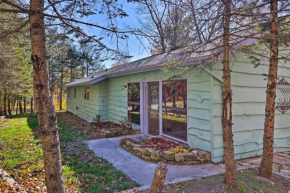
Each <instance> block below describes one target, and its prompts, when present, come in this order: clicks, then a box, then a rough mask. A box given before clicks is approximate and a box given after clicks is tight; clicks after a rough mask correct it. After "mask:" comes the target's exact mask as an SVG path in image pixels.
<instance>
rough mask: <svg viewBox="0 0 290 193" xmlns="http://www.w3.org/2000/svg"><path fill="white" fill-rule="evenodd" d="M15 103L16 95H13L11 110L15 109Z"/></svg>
mask: <svg viewBox="0 0 290 193" xmlns="http://www.w3.org/2000/svg"><path fill="white" fill-rule="evenodd" d="M15 104H16V95H13V103H12V110H14V111H15V110H16V108H15Z"/></svg>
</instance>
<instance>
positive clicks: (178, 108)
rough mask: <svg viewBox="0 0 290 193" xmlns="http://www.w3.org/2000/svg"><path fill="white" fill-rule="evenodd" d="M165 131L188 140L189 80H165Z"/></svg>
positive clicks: (163, 104) (163, 101) (163, 116)
mask: <svg viewBox="0 0 290 193" xmlns="http://www.w3.org/2000/svg"><path fill="white" fill-rule="evenodd" d="M162 119H163V120H162V121H163V133H164V134H166V135H169V136H172V137H175V138H178V139H181V140H184V141H186V140H187V81H186V80H169V81H164V82H163V93H162Z"/></svg>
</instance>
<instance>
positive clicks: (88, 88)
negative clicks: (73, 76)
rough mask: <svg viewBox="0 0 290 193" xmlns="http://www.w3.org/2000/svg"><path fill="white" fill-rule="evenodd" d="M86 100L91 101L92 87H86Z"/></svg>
mask: <svg viewBox="0 0 290 193" xmlns="http://www.w3.org/2000/svg"><path fill="white" fill-rule="evenodd" d="M84 99H85V100H89V99H90V87H85V92H84Z"/></svg>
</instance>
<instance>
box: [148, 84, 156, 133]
mask: <svg viewBox="0 0 290 193" xmlns="http://www.w3.org/2000/svg"><path fill="white" fill-rule="evenodd" d="M147 92H148V133H149V134H150V135H159V82H149V83H148V90H147Z"/></svg>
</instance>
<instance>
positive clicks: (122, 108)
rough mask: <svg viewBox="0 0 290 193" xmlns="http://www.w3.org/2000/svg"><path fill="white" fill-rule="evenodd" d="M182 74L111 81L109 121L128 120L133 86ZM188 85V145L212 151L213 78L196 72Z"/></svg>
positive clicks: (151, 74)
mask: <svg viewBox="0 0 290 193" xmlns="http://www.w3.org/2000/svg"><path fill="white" fill-rule="evenodd" d="M181 72H183V71H181V70H170V71H169V72H168V73H164V72H163V71H161V70H155V71H150V72H144V73H138V74H132V75H126V76H118V77H114V78H110V79H108V117H109V118H108V120H109V121H113V122H120V121H121V120H123V119H124V118H125V117H127V91H126V89H124V86H126V85H127V84H128V83H129V82H140V81H145V80H160V79H162V80H163V79H164V80H165V79H167V78H169V77H171V76H173V75H178V74H180V73H181ZM183 77H184V78H187V85H188V128H189V129H188V144H189V145H190V146H192V147H196V148H200V149H203V150H207V151H211V148H212V145H211V138H212V135H211V117H212V115H211V110H210V108H211V105H210V104H211V82H210V79H211V76H210V75H209V74H208V73H206V72H202V71H201V69H199V68H196V69H193V70H191V71H190V72H188V73H186V74H185V75H184V76H183Z"/></svg>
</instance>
